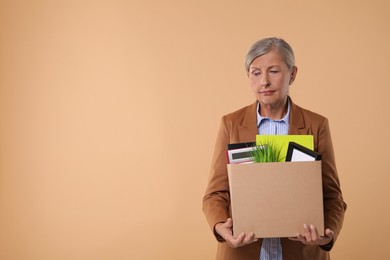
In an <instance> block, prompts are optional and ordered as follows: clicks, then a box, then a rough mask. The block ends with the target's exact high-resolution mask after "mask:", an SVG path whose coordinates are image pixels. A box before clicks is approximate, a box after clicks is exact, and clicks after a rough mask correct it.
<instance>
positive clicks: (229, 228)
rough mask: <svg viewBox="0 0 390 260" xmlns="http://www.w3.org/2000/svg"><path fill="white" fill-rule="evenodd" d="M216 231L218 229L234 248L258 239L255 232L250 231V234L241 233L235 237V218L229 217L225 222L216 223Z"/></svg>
mask: <svg viewBox="0 0 390 260" xmlns="http://www.w3.org/2000/svg"><path fill="white" fill-rule="evenodd" d="M215 231H217V232H218V234H219V235H220V236H221V237H223V238H224V239H225V241H226V242H227V243H228V245H229V246H230V247H232V248H237V247H240V246H244V245H247V244H250V243H253V242H256V241H257V239H256V238H255V234H254V233H253V232H250V233H249V234H245V233H241V234H239V235H238V237H236V238H234V237H233V220H232V219H231V218H228V219H227V221H226V222H225V223H218V224H216V225H215Z"/></svg>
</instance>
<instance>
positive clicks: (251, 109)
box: [238, 100, 257, 143]
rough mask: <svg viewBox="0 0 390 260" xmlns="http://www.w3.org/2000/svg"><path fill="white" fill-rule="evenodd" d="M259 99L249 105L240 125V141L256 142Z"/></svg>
mask: <svg viewBox="0 0 390 260" xmlns="http://www.w3.org/2000/svg"><path fill="white" fill-rule="evenodd" d="M256 109H257V100H256V102H254V103H253V104H252V105H250V106H248V108H247V109H246V111H245V115H244V118H243V120H242V124H241V125H240V126H239V127H238V128H239V129H238V130H239V131H238V134H239V138H240V142H242V143H244V142H255V141H256V135H257V114H256Z"/></svg>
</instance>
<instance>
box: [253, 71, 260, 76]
mask: <svg viewBox="0 0 390 260" xmlns="http://www.w3.org/2000/svg"><path fill="white" fill-rule="evenodd" d="M252 75H253V76H256V77H257V76H260V72H258V71H255V72H253V73H252Z"/></svg>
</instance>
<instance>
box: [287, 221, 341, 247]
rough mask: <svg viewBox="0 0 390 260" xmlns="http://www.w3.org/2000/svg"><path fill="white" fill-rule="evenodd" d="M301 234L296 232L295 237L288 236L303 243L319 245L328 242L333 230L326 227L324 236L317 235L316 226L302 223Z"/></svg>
mask: <svg viewBox="0 0 390 260" xmlns="http://www.w3.org/2000/svg"><path fill="white" fill-rule="evenodd" d="M303 230H304V232H303V234H300V233H298V234H297V236H296V237H290V238H289V239H290V240H294V241H301V242H302V243H303V244H305V245H319V246H324V245H327V244H329V243H330V242H331V241H332V239H333V236H334V232H333V231H332V230H330V229H329V228H327V229H326V230H325V236H319V235H318V232H317V228H316V227H315V226H313V225H310V226H308V225H307V224H304V225H303Z"/></svg>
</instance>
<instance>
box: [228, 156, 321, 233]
mask: <svg viewBox="0 0 390 260" xmlns="http://www.w3.org/2000/svg"><path fill="white" fill-rule="evenodd" d="M228 175H229V186H230V198H231V208H232V218H233V235H234V236H237V235H239V234H240V233H241V232H245V233H249V232H251V231H252V232H254V233H255V236H256V237H257V238H264V237H295V236H296V234H297V233H298V232H299V233H301V234H303V224H308V225H310V224H313V225H315V226H316V227H317V230H318V233H319V234H320V235H321V236H323V235H324V213H323V195H322V174H321V161H314V162H277V163H250V164H228Z"/></svg>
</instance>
